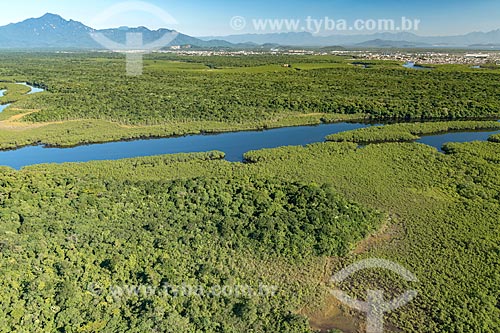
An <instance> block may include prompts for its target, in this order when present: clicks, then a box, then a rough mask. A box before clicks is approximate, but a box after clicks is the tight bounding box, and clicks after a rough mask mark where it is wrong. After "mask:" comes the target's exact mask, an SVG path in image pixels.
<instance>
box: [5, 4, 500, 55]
mask: <svg viewBox="0 0 500 333" xmlns="http://www.w3.org/2000/svg"><path fill="white" fill-rule="evenodd" d="M172 32H174V31H173V30H168V29H159V30H150V29H148V28H145V27H138V28H129V27H120V28H114V29H103V30H97V29H94V28H91V27H88V26H86V25H84V24H83V23H81V22H78V21H73V20H69V21H68V20H66V19H64V18H62V17H61V16H59V15H56V14H49V13H48V14H45V15H44V16H42V17H39V18H31V19H27V20H25V21H22V22H19V23H11V24H8V25H6V26H2V27H0V49H93V50H99V49H103V48H104V47H103V46H102V45H100V44H99V43H97V42H96V41H95V40H94V39H93V38H92V37H91V34H96V33H97V34H102V35H104V36H106V37H108V38H109V39H111V40H113V41H115V42H118V43H122V44H123V43H124V41H125V38H126V35H127V33H141V34H142V35H143V40H144V43H148V42H152V41H155V40H158V39H159V38H160V37H161V36H164V35H165V34H166V33H172ZM175 33H176V36H175V38H174V39H173V40H172V41H171V42H170V43H168V44H167V45H165V47H171V46H186V45H189V46H190V47H193V48H239V49H243V48H258V47H260V48H275V47H279V46H292V47H331V46H344V47H357V48H418V47H421V48H433V47H434V48H453V47H469V48H476V49H499V48H500V29H499V30H494V31H490V32H473V33H469V34H466V35H459V36H432V37H426V36H419V35H416V34H413V33H407V32H406V33H403V32H400V33H375V34H368V35H352V34H351V35H341V34H338V35H331V36H316V35H313V34H311V33H309V32H289V33H271V34H241V35H230V36H212V37H199V38H196V37H192V36H188V35H185V34H182V33H177V32H175Z"/></svg>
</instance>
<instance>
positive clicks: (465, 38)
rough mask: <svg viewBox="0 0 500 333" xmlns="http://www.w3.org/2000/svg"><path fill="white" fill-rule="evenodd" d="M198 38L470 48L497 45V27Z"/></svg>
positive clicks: (312, 44) (285, 43)
mask: <svg viewBox="0 0 500 333" xmlns="http://www.w3.org/2000/svg"><path fill="white" fill-rule="evenodd" d="M199 38H200V39H202V40H210V39H219V40H225V41H228V42H230V43H257V44H264V43H275V44H280V45H290V46H311V47H325V46H331V45H339V46H344V47H345V46H347V47H349V46H362V45H363V44H364V43H366V44H367V45H376V44H385V45H396V46H391V47H404V46H398V45H399V44H398V43H395V44H392V42H401V45H408V47H416V46H418V47H420V46H422V47H470V46H471V45H476V46H478V45H490V44H495V45H499V44H500V29H499V30H493V31H490V32H472V33H469V34H466V35H460V36H430V37H429V36H419V35H416V34H414V33H409V32H400V33H390V32H383V33H375V34H368V35H352V34H350V35H342V34H337V35H331V36H316V35H313V34H311V33H309V32H288V33H274V34H241V35H230V36H216V37H215V36H214V37H199ZM375 41H376V42H375ZM382 41H383V42H382ZM389 42H391V43H389Z"/></svg>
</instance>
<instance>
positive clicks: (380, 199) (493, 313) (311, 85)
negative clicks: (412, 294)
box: [0, 53, 500, 333]
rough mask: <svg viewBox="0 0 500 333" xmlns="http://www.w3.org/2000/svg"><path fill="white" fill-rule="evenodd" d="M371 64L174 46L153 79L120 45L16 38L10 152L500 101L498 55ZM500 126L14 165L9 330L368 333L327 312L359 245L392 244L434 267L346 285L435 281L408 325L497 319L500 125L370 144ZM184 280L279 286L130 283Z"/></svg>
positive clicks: (5, 204)
mask: <svg viewBox="0 0 500 333" xmlns="http://www.w3.org/2000/svg"><path fill="white" fill-rule="evenodd" d="M354 62H356V60H353V59H347V58H340V57H333V56H324V57H305V56H271V55H260V56H250V57H196V56H176V55H163V54H157V55H151V56H149V57H148V58H147V59H146V62H145V64H146V67H145V75H144V76H142V77H139V78H131V77H127V76H125V71H124V59H123V58H122V57H121V56H119V55H112V54H98V55H96V54H87V55H82V54H58V55H54V54H46V55H44V54H37V55H35V54H32V55H29V54H16V53H8V54H7V53H5V54H1V55H0V80H1V81H2V82H0V89H4V88H6V89H7V90H8V91H7V93H6V95H5V96H4V97H2V98H1V99H0V103H2V104H4V103H10V102H12V103H13V104H12V105H11V106H10V107H9V108H7V109H6V110H4V112H2V113H1V114H0V124H1V125H2V126H3V127H4V128H2V129H1V130H0V147H2V148H12V147H16V146H19V145H26V144H35V143H37V142H40V141H44V142H53V143H56V144H57V143H59V144H62V145H69V144H74V143H78V142H92V141H93V140H100V141H101V140H102V141H105V140H110V139H114V140H118V139H124V138H130V137H134V138H135V137H141V136H143V135H146V136H151V135H152V136H166V135H175V134H186V133H192V132H193V131H194V132H200V133H201V132H204V131H207V130H209V131H217V130H228V129H237V130H238V129H248V128H266V127H270V126H282V125H297V124H301V123H303V122H305V123H318V122H320V121H334V120H339V119H357V118H376V119H380V118H405V119H406V118H417V119H421V118H443V117H444V118H465V117H481V118H482V117H490V116H498V114H499V110H500V109H499V107H500V99H499V97H500V96H499V95H500V90H499V89H498V88H499V86H498V85H499V83H498V75H499V71H498V70H490V69H486V70H473V69H470V68H468V67H466V66H435V68H434V69H433V70H431V71H415V70H411V69H405V68H402V66H401V64H400V63H397V62H377V61H374V62H370V63H369V66H368V68H363V67H360V66H357V65H356V64H353V63H354ZM283 63H288V64H291V68H285V67H283V66H282V65H283ZM24 81H26V82H30V83H32V84H35V85H38V86H40V87H43V88H45V89H46V90H47V91H46V92H44V93H41V94H36V95H25V93H26V92H27V90H26V87H22V86H18V85H14V84H12V83H13V82H24ZM13 117H14V118H15V117H17V118H19V119H17V118H16V119H17V122H16V123H14V122H13V120H12V119H13ZM344 117H345V118H344ZM70 120H71V121H70ZM40 122H48V123H44V124H41V123H40ZM23 126H24V127H23ZM497 126H498V124H497V123H495V122H484V121H481V122H473V121H467V122H439V123H429V124H427V123H425V124H404V125H391V126H387V127H383V128H373V129H368V130H361V131H353V132H348V133H341V134H339V135H337V136H331V137H330V139H331V140H332V141H341V142H327V143H320V144H314V145H310V146H307V147H284V148H278V149H272V150H262V151H252V152H248V153H247V154H246V156H245V158H246V160H247V161H248V163H245V164H243V163H229V162H227V161H224V160H223V157H224V154H223V153H221V152H208V153H203V154H181V155H173V156H158V157H147V158H137V159H127V160H120V161H113V162H109V161H105V162H89V163H82V164H61V165H36V166H31V167H28V168H25V169H22V170H21V171H14V170H12V169H9V168H0V236H1V237H0V248H1V251H0V270H1V276H2V279H1V280H0V288H1V290H2V293H1V294H0V295H1V296H0V300H1V302H0V331H2V332H11V331H19V332H144V331H157V332H193V333H194V332H247V331H252V330H253V331H254V332H304V333H305V332H310V331H311V327H312V328H319V327H324V325H328V328H339V329H345V330H346V331H352V330H354V328H356V327H354V328H353V327H340V326H338V325H339V324H338V322H337V321H336V320H334V319H335V318H334V319H332V318H330V319H329V321H327V323H326V324H325V322H324V319H325V314H328V313H330V312H329V310H331V307H332V306H333V305H332V303H331V298H329V290H330V289H329V287H332V286H331V285H329V284H328V280H329V277H330V276H331V274H332V273H333V272H335V271H338V270H339V269H341V268H342V267H345V266H347V265H349V264H350V263H353V262H356V261H357V260H359V259H362V258H385V259H389V260H392V261H395V262H398V263H400V264H401V265H403V266H404V267H406V268H408V269H409V270H410V271H411V272H413V273H415V274H416V275H417V277H418V279H419V281H420V282H419V283H418V284H412V285H409V284H407V283H404V282H401V281H400V280H398V279H397V278H396V277H395V276H392V275H390V274H387V273H384V272H381V271H373V272H370V273H369V274H358V275H355V276H353V277H352V278H351V279H350V280H349V281H346V284H345V285H341V286H335V287H341V288H342V289H345V290H347V291H349V292H350V293H351V294H352V295H354V296H357V297H358V298H359V299H362V298H363V297H365V296H366V289H381V288H382V289H384V290H385V291H386V292H387V293H388V294H390V295H393V294H398V293H399V292H400V291H401V290H406V289H408V288H410V287H411V288H412V289H416V290H418V292H419V296H418V298H417V299H416V300H415V301H414V302H412V303H411V304H409V305H408V306H407V307H404V308H402V309H399V310H398V311H396V312H394V313H391V314H390V315H388V316H387V318H386V320H387V323H388V324H390V327H394V328H395V329H394V330H395V331H398V330H402V331H404V332H436V333H437V332H471V333H472V332H474V333H476V332H488V333H489V332H495V333H496V332H498V329H499V327H500V321H499V320H500V319H499V318H500V307H499V304H500V303H499V300H500V290H499V288H498V286H499V285H500V275H499V274H498V272H499V270H500V257H499V253H500V252H499V251H500V247H499V244H500V224H499V223H498V216H499V215H500V145H499V144H498V142H499V141H500V139H499V136H498V135H495V136H492V137H491V139H490V142H472V143H466V144H455V143H450V144H447V145H446V146H445V147H444V149H443V150H444V151H445V152H446V153H445V154H441V153H438V152H437V151H436V150H435V149H433V148H431V147H428V146H425V145H421V144H416V143H384V144H373V145H369V146H367V147H364V148H362V149H360V148H358V143H357V142H374V141H404V140H407V139H414V138H416V137H417V136H418V135H422V134H426V133H433V132H436V131H446V130H450V129H464V128H467V129H471V128H472V129H474V128H497ZM10 127H12V128H10ZM165 283H170V284H173V285H178V284H183V283H187V284H189V285H193V286H201V287H204V288H210V287H213V286H216V285H232V286H234V285H249V286H250V287H252V288H259V286H274V287H277V289H276V290H275V291H276V293H275V294H267V295H264V296H262V297H232V296H227V297H226V296H224V297H171V296H169V295H158V294H150V293H147V291H146V292H145V291H141V292H140V293H139V294H132V295H125V294H123V293H122V294H119V295H118V296H119V297H117V294H116V288H121V287H123V288H125V286H136V285H141V286H156V287H159V286H162V285H164V284H165ZM113 288H115V289H113ZM113 291H115V292H113ZM122 291H123V290H122ZM337 310H338V309H337ZM327 319H328V318H327ZM349 320H350V322H351V323H352V324H353V325H351V326H356V325H358V324H360V323H362V322H363V320H361V321H360V320H358V318H356V317H350V318H349Z"/></svg>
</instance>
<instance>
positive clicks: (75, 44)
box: [0, 13, 234, 49]
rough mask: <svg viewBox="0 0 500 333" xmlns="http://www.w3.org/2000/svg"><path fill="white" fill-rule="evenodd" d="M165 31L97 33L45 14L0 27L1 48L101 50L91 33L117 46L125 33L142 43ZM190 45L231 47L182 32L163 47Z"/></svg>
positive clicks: (162, 34)
mask: <svg viewBox="0 0 500 333" xmlns="http://www.w3.org/2000/svg"><path fill="white" fill-rule="evenodd" d="M172 32H174V31H173V30H168V29H159V30H150V29H148V28H145V27H138V28H129V27H120V28H115V29H103V30H97V29H93V28H91V27H88V26H86V25H84V24H83V23H81V22H78V21H73V20H69V21H68V20H65V19H64V18H62V17H61V16H59V15H56V14H50V13H47V14H45V15H44V16H42V17H39V18H31V19H27V20H25V21H23V22H19V23H11V24H8V25H6V26H2V27H0V49H103V48H104V47H103V46H102V45H100V44H99V43H97V42H96V41H95V40H94V39H93V38H92V37H91V34H96V33H100V34H103V35H104V36H106V37H107V38H109V39H111V40H113V41H116V42H118V43H124V41H125V38H126V35H127V33H142V35H143V41H144V43H145V44H146V43H149V42H152V41H155V40H158V39H159V38H161V37H162V36H164V35H165V34H168V33H172ZM182 45H191V46H194V47H203V48H210V47H219V48H221V47H233V46H234V45H233V44H232V43H229V42H226V41H222V40H210V41H204V40H201V39H198V38H194V37H191V36H188V35H185V34H182V33H176V35H175V39H173V40H172V41H171V42H170V43H169V44H167V45H165V46H182Z"/></svg>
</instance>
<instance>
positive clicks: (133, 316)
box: [0, 153, 381, 332]
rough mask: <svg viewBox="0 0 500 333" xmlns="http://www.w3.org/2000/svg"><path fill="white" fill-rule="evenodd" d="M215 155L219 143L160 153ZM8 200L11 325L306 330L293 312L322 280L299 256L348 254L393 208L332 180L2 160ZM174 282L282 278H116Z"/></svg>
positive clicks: (5, 246)
mask: <svg viewBox="0 0 500 333" xmlns="http://www.w3.org/2000/svg"><path fill="white" fill-rule="evenodd" d="M206 157H208V158H212V157H217V154H216V153H214V154H211V155H210V156H206V155H203V154H200V155H191V156H189V155H185V156H178V157H171V158H159V159H163V162H165V161H166V160H168V159H169V160H170V161H169V162H167V163H168V165H172V164H174V165H175V164H176V163H182V162H175V161H176V160H177V161H182V160H184V161H188V163H189V161H190V160H191V161H192V160H193V159H196V160H197V161H202V160H204V159H205V158H206ZM150 160H151V159H150ZM156 160H157V161H158V159H156ZM137 161H138V162H140V166H141V167H144V166H145V165H146V164H147V160H146V161H141V160H137ZM129 163H130V162H129ZM130 165H133V164H132V163H130ZM107 166H108V167H109V166H111V165H109V164H108V165H107ZM49 169H50V168H49ZM76 170H78V167H77V168H76V169H75V171H76ZM1 204H2V213H1V220H2V223H1V227H0V232H1V233H2V234H3V236H2V243H1V246H2V256H1V263H2V265H1V268H0V269H1V270H2V276H3V277H4V279H2V281H1V282H0V288H1V290H2V296H1V299H2V302H1V304H2V306H1V308H0V313H1V315H0V322H1V328H2V330H3V331H14V330H23V331H31V332H33V331H37V330H38V329H40V327H42V328H43V331H47V332H48V331H64V332H95V331H101V332H102V331H106V332H146V331H161V332H220V331H239V332H243V331H248V330H255V331H259V332H306V331H308V326H307V321H306V320H305V319H304V318H301V317H299V316H296V315H294V314H293V313H292V311H293V310H295V309H296V307H298V306H299V305H300V304H301V303H302V302H304V297H305V296H306V295H307V296H309V297H311V294H314V292H315V291H314V289H313V288H312V287H313V281H314V280H313V279H312V278H313V276H311V275H309V276H307V275H306V273H307V269H306V270H304V269H302V268H301V265H310V266H311V268H312V269H319V267H320V265H319V264H321V263H322V262H324V259H322V258H321V257H323V256H338V255H345V254H347V252H348V251H349V250H350V249H351V248H353V246H354V244H355V243H356V242H357V241H359V240H361V239H362V238H364V237H366V236H367V235H368V234H369V233H370V232H373V231H374V230H375V229H376V228H377V227H378V226H379V225H380V217H381V216H380V214H379V213H377V212H374V211H371V210H368V209H364V208H362V207H360V206H359V205H356V204H353V203H351V202H348V201H346V200H345V199H343V198H342V197H341V196H339V195H338V194H336V193H335V192H334V191H333V190H332V188H331V186H328V185H324V186H318V185H314V184H301V183H295V182H281V181H272V180H268V179H257V178H252V177H241V178H231V179H229V178H218V179H208V178H203V177H202V178H190V179H177V180H155V181H148V180H141V181H136V180H132V181H116V180H112V179H111V178H108V179H107V180H106V181H105V182H101V181H100V180H99V179H98V178H97V177H95V176H94V177H85V178H82V177H75V176H69V175H66V176H62V175H56V174H51V173H50V172H33V171H32V170H31V171H26V172H11V171H9V170H3V175H2V200H1ZM304 275H305V277H303V276H304ZM166 283H168V284H169V285H170V286H182V285H183V284H187V285H189V286H200V287H199V288H203V290H205V291H207V292H208V291H209V290H211V288H213V287H214V286H235V285H245V286H246V285H248V286H250V287H252V288H253V289H254V290H256V291H257V290H259V288H261V286H262V285H266V286H276V288H279V289H277V292H278V294H277V295H276V296H273V295H272V294H270V295H264V294H263V295H260V297H250V296H245V295H244V296H242V297H233V296H231V295H223V296H220V297H215V296H211V295H206V296H205V297H198V296H183V295H181V296H179V297H175V295H170V294H168V295H165V294H161V293H159V294H157V295H156V294H155V295H149V296H145V295H146V294H138V295H136V294H127V293H126V292H124V293H122V292H121V290H122V289H117V288H122V286H123V289H125V288H126V287H124V286H156V287H157V288H160V287H162V286H164V285H166ZM308 284H310V285H308ZM113 288H114V289H113ZM117 290H120V293H119V294H118V293H117ZM125 290H128V289H125ZM96 292H97V293H96ZM36 318H38V319H36Z"/></svg>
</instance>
